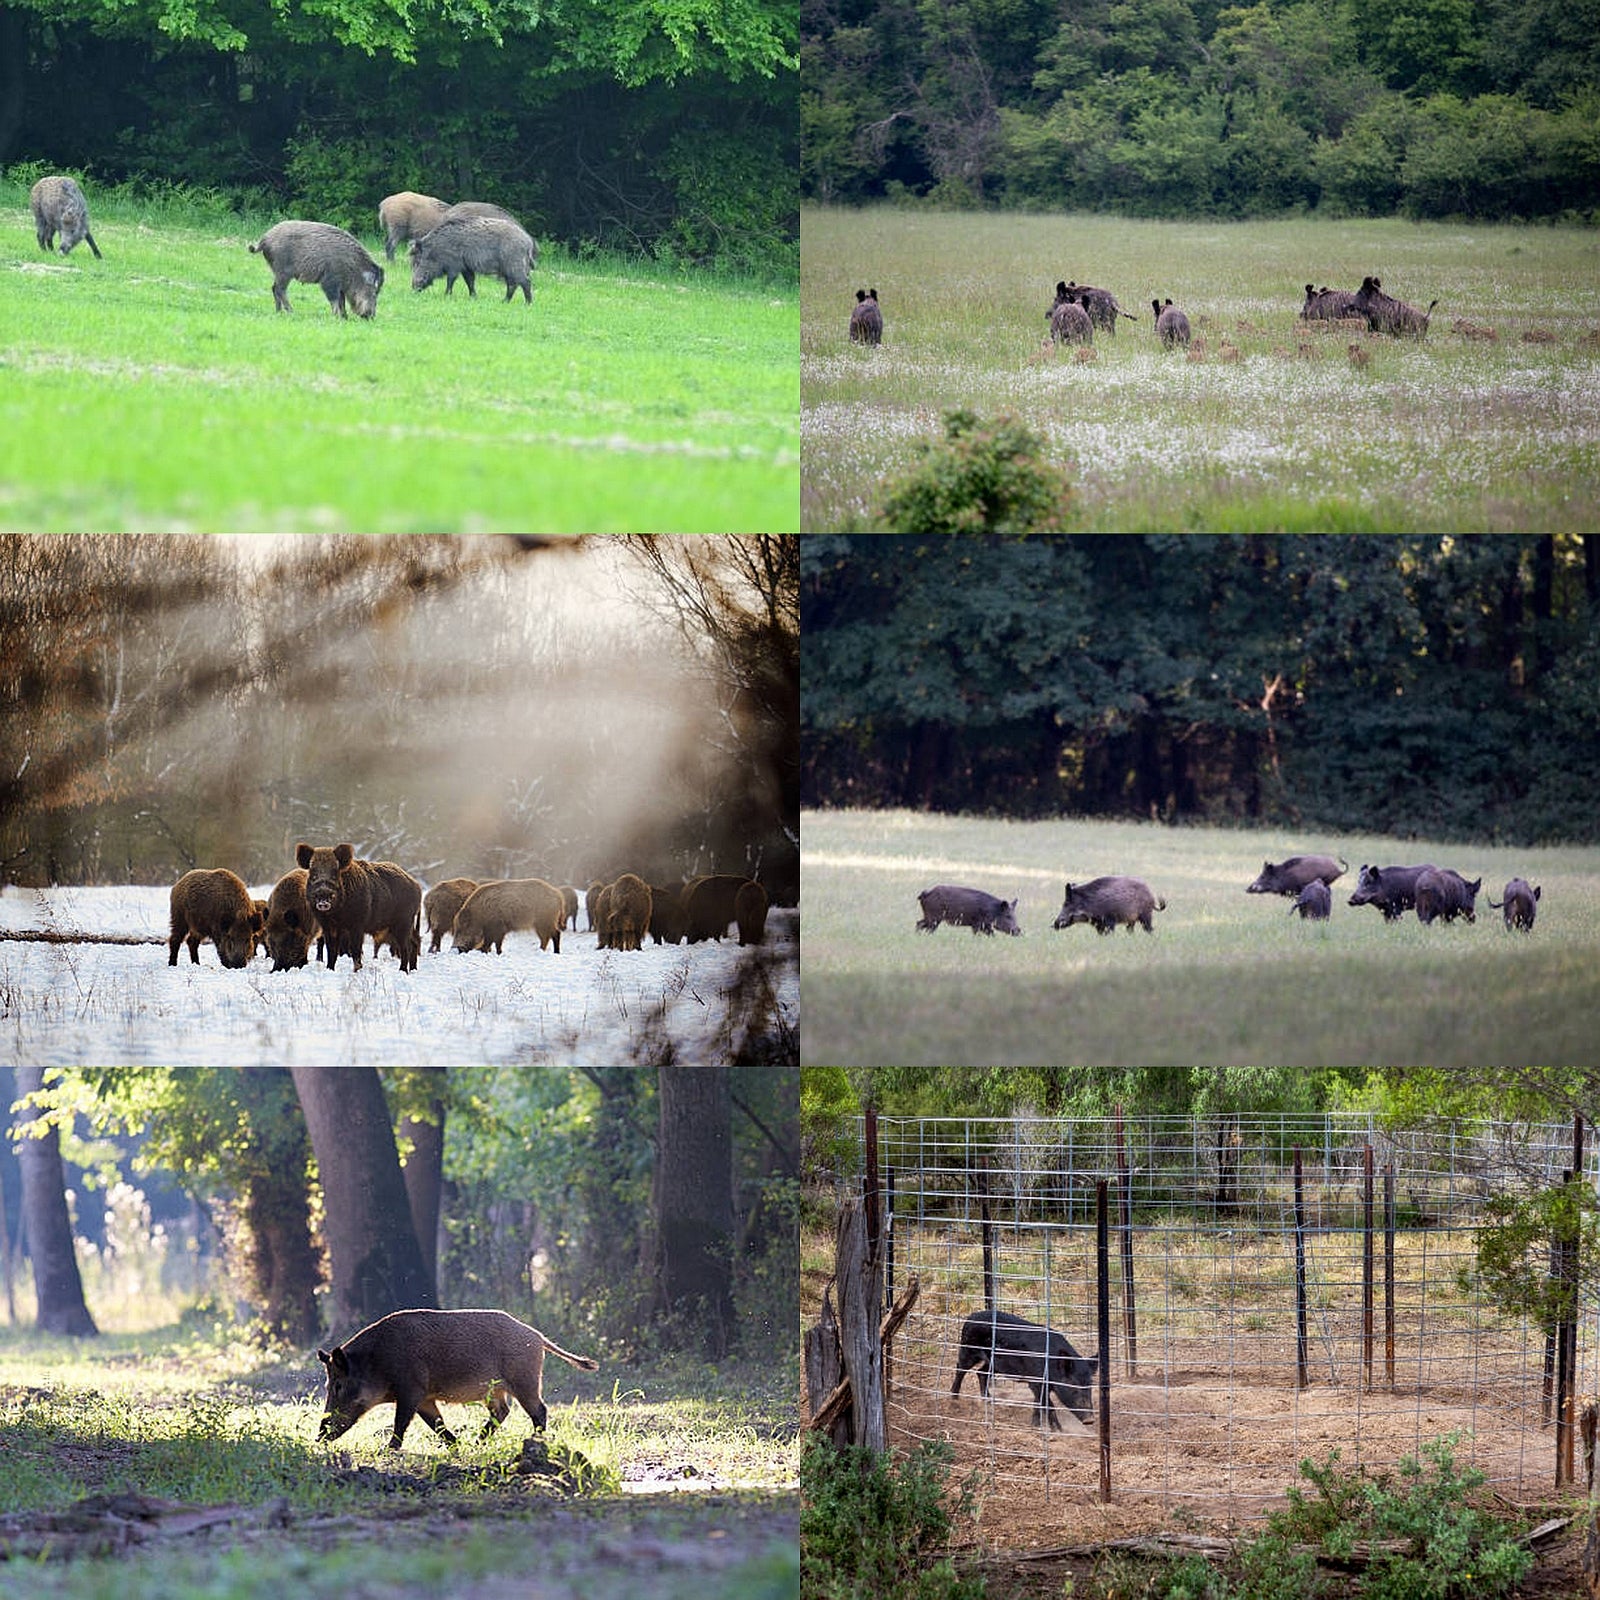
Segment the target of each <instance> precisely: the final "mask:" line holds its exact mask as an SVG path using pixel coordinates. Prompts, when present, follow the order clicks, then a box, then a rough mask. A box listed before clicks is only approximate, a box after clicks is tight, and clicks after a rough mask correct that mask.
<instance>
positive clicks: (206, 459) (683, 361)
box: [0, 183, 799, 533]
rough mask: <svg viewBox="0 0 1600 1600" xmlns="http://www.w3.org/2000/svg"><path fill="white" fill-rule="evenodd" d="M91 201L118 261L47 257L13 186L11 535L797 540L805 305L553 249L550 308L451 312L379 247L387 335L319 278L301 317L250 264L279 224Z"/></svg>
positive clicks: (500, 293)
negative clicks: (327, 295)
mask: <svg viewBox="0 0 1600 1600" xmlns="http://www.w3.org/2000/svg"><path fill="white" fill-rule="evenodd" d="M89 204H90V219H91V224H92V226H93V229H94V234H95V238H96V240H97V242H98V243H99V245H100V248H101V250H102V251H103V252H104V257H105V258H104V260H100V261H97V260H95V259H94V257H93V256H92V255H91V254H90V252H89V249H88V246H87V245H80V246H79V247H78V248H77V249H76V250H74V251H73V253H72V254H71V255H70V256H69V257H66V258H65V259H63V258H62V257H61V256H59V255H50V256H47V255H45V254H44V253H43V252H42V251H41V250H40V249H39V248H38V244H37V242H36V240H35V238H34V232H33V222H32V217H31V215H30V213H29V211H28V206H27V189H26V186H24V185H22V184H18V183H5V184H0V285H3V292H0V526H3V527H7V528H17V529H31V530H41V529H43V530H50V529H59V530H73V531H83V530H95V531H100V530H118V531H121V530H180V531H186V530H193V531H226V532H242V531H255V530H265V531H288V532H321V531H343V530H350V531H356V532H451V531H454V532H477V531H495V530H504V531H512V532H535V533H540V532H544V533H609V532H700V533H726V532H734V531H737V532H755V531H767V532H792V531H793V530H794V528H795V526H796V520H797V517H798V514H799V513H798V496H799V438H798V427H797V417H796V413H797V392H798V386H797V381H796V373H795V348H796V343H797V329H798V306H797V303H796V298H795V294H794V291H793V289H792V287H781V286H774V285H766V284H759V283H754V282H739V281H735V280H728V279H723V278H718V277H714V276H711V275H705V276H700V277H695V276H691V277H678V276H673V275H671V274H670V273H667V272H660V273H656V272H654V271H652V270H651V269H650V268H649V267H648V266H646V265H641V264H638V263H634V262H630V261H623V260H620V259H617V258H612V259H609V260H600V261H594V262H576V261H572V260H569V259H567V258H566V257H565V256H564V255H563V254H562V253H561V252H560V251H559V249H552V248H549V247H548V246H547V247H546V249H545V250H544V252H543V255H542V258H541V260H540V262H539V264H538V265H537V266H536V267H535V269H534V275H533V287H534V298H533V304H532V306H531V307H530V306H528V305H526V304H525V303H524V302H523V299H522V296H521V295H520V294H519V295H518V296H517V299H516V301H515V303H514V304H509V305H508V304H506V303H504V298H503V297H504V292H505V291H504V286H503V285H502V284H501V282H500V280H499V279H498V278H494V279H484V280H480V282H479V285H478V290H479V292H478V298H477V299H476V300H469V299H468V298H467V296H466V294H465V293H464V289H463V286H462V285H459V284H458V285H457V287H456V291H455V294H454V296H453V297H451V298H449V299H446V297H445V294H444V285H443V282H442V281H441V282H439V283H436V284H435V285H434V286H433V287H432V288H430V289H429V290H427V291H426V292H424V293H422V294H415V293H413V291H412V289H411V283H410V268H409V264H408V262H407V260H406V259H405V257H404V255H403V253H402V255H401V256H400V257H399V258H397V259H396V260H395V261H394V262H393V263H384V261H383V252H382V249H381V246H380V245H379V243H378V240H377V238H376V235H375V234H374V235H373V236H370V237H367V238H366V239H365V240H364V241H363V242H364V243H365V244H366V245H367V248H368V249H369V251H371V252H372V254H373V255H374V257H375V258H376V259H377V260H378V261H379V262H380V264H383V265H385V269H386V273H387V279H386V282H385V284H384V287H383V291H382V293H381V295H380V297H379V300H378V309H377V315H376V316H375V317H374V318H373V319H372V321H370V322H363V321H360V320H359V319H356V318H354V317H352V318H350V319H349V320H348V321H346V322H340V321H339V320H338V319H336V318H335V317H334V316H332V315H331V314H330V312H329V310H328V305H327V301H326V300H325V299H324V297H323V295H322V292H321V290H320V289H319V288H318V287H317V286H316V285H315V284H293V285H291V286H290V289H289V299H290V301H291V303H292V305H293V307H294V311H293V314H292V315H289V316H284V315H280V314H277V313H275V312H274V310H273V303H272V293H271V282H272V274H271V272H270V270H269V269H268V267H267V266H266V265H265V263H264V262H263V261H262V260H261V258H260V257H259V256H253V255H251V254H250V253H249V252H248V250H247V248H246V247H247V245H249V244H250V243H251V242H252V241H253V240H255V239H257V238H258V237H259V236H260V234H261V232H262V231H263V219H255V220H254V221H252V222H246V221H245V220H243V219H241V218H238V217H236V216H231V215H229V214H227V213H226V212H223V211H221V210H217V211H215V212H214V213H209V212H207V211H206V210H205V209H204V208H203V207H199V206H196V207H192V208H189V209H185V208H183V207H180V206H170V205H169V206H155V205H152V206H151V207H148V208H140V207H139V206H138V205H137V204H136V203H135V202H131V201H122V202H120V203H119V202H116V201H107V202H104V203H102V202H100V201H97V199H96V197H95V195H94V193H93V192H92V191H91V192H90V195H89ZM265 220H266V221H270V220H273V219H265Z"/></svg>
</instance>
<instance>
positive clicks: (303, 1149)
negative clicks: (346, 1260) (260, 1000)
mask: <svg viewBox="0 0 1600 1600" xmlns="http://www.w3.org/2000/svg"><path fill="white" fill-rule="evenodd" d="M239 1099H240V1103H241V1105H242V1106H243V1107H244V1109H245V1113H246V1116H247V1117H248V1119H249V1125H250V1138H251V1141H252V1146H253V1149H252V1152H251V1154H252V1157H253V1160H252V1166H253V1171H252V1172H251V1174H250V1176H249V1177H248V1178H247V1179H246V1180H245V1181H244V1183H243V1185H242V1188H243V1201H242V1211H243V1217H244V1222H245V1226H246V1228H247V1230H248V1232H249V1258H248V1268H249V1274H250V1288H251V1292H252V1293H253V1294H254V1295H255V1296H256V1298H257V1299H258V1300H259V1301H260V1303H261V1306H262V1315H263V1317H264V1318H265V1319H266V1323H267V1326H268V1328H269V1329H270V1330H271V1332H272V1336H273V1337H274V1338H275V1339H279V1340H281V1341H283V1342H284V1343H285V1344H290V1345H297V1346H299V1347H301V1348H302V1349H303V1348H305V1347H306V1346H307V1345H310V1344H313V1343H315V1342H316V1338H317V1334H318V1331H319V1322H320V1315H319V1312H318V1309H317V1286H318V1285H319V1284H320V1283H321V1282H322V1265H321V1261H320V1260H319V1257H318V1252H317V1248H316V1245H315V1243H314V1242H313V1240H312V1236H311V1193H310V1182H309V1176H308V1169H309V1167H310V1165H311V1141H310V1138H309V1136H308V1134H307V1132H306V1121H305V1117H304V1115H303V1114H302V1111H301V1108H300V1105H299V1102H298V1101H297V1100H296V1098H295V1091H294V1084H293V1080H292V1079H291V1078H290V1076H289V1070H288V1068H287V1067H245V1068H244V1069H243V1070H242V1072H241V1073H240V1084H239Z"/></svg>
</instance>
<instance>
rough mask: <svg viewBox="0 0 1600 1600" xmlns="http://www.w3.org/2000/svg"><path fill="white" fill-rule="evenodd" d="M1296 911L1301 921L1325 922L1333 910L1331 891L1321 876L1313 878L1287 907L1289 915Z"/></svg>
mask: <svg viewBox="0 0 1600 1600" xmlns="http://www.w3.org/2000/svg"><path fill="white" fill-rule="evenodd" d="M1296 911H1298V912H1299V913H1300V916H1301V919H1302V921H1304V920H1306V919H1309V920H1310V921H1312V922H1326V921H1327V920H1328V918H1329V916H1330V915H1331V914H1332V911H1333V891H1332V890H1331V889H1330V888H1329V887H1328V886H1327V884H1325V883H1324V882H1323V881H1322V879H1321V878H1313V879H1312V880H1311V882H1310V883H1308V884H1307V885H1306V886H1305V888H1303V889H1302V890H1301V891H1300V893H1299V894H1297V895H1296V896H1295V900H1294V904H1293V905H1292V906H1290V907H1289V914H1290V915H1291V916H1293V915H1294V913H1295V912H1296Z"/></svg>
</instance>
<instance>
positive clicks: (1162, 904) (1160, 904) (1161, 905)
mask: <svg viewBox="0 0 1600 1600" xmlns="http://www.w3.org/2000/svg"><path fill="white" fill-rule="evenodd" d="M1166 909H1167V902H1166V901H1165V900H1163V899H1161V898H1159V897H1158V898H1157V900H1156V910H1157V911H1165V910H1166Z"/></svg>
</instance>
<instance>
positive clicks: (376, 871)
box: [294, 843, 422, 972]
mask: <svg viewBox="0 0 1600 1600" xmlns="http://www.w3.org/2000/svg"><path fill="white" fill-rule="evenodd" d="M355 855H356V852H355V847H354V846H353V845H348V844H341V845H335V846H333V847H331V848H330V847H328V846H326V845H321V846H317V847H315V848H313V847H312V846H311V845H309V844H305V843H301V844H297V845H296V846H295V849H294V858H295V860H296V861H297V862H298V863H299V864H300V865H301V866H302V867H304V868H305V869H306V900H307V901H308V902H309V904H310V906H311V911H312V914H313V915H314V916H315V917H316V919H317V925H318V927H319V928H320V929H321V932H322V937H323V939H324V941H325V942H326V948H327V961H328V967H329V969H330V970H332V969H333V968H334V967H335V966H337V965H338V961H339V957H340V956H341V955H348V956H349V957H350V961H351V965H352V966H353V967H354V968H355V970H356V971H357V972H359V971H360V970H361V946H362V943H363V941H364V940H365V938H366V936H367V935H368V934H369V933H385V934H386V935H387V937H388V939H389V942H390V943H391V944H392V945H393V947H394V953H395V954H396V955H397V956H398V957H399V958H400V970H401V971H402V972H414V971H416V967H417V962H418V960H419V959H420V958H421V954H422V931H421V927H420V923H421V919H422V885H421V884H420V883H418V882H417V880H416V879H415V878H413V877H412V876H411V874H410V873H409V872H407V871H406V870H405V869H404V868H403V867H397V866H396V865H395V864H394V862H392V861H357V860H356V858H355Z"/></svg>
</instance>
